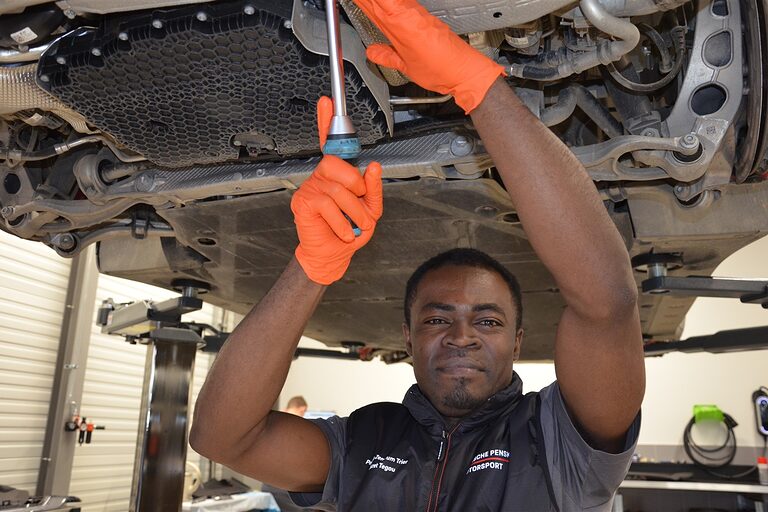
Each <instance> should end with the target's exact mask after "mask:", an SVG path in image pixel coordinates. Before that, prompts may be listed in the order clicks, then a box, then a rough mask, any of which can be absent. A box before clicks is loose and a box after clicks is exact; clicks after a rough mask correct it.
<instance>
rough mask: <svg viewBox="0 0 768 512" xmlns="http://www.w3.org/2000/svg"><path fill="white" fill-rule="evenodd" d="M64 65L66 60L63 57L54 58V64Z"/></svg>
mask: <svg viewBox="0 0 768 512" xmlns="http://www.w3.org/2000/svg"><path fill="white" fill-rule="evenodd" d="M66 63H67V59H65V58H64V57H62V56H61V55H59V56H58V57H56V64H66Z"/></svg>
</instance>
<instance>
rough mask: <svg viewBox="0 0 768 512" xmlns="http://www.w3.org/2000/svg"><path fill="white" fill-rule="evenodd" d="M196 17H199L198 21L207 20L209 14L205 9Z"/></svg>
mask: <svg viewBox="0 0 768 512" xmlns="http://www.w3.org/2000/svg"><path fill="white" fill-rule="evenodd" d="M195 18H197V20H198V21H207V20H208V15H207V14H205V13H204V12H203V11H200V12H198V13H197V14H196V15H195Z"/></svg>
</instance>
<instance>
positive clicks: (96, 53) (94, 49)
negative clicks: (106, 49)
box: [91, 48, 101, 57]
mask: <svg viewBox="0 0 768 512" xmlns="http://www.w3.org/2000/svg"><path fill="white" fill-rule="evenodd" d="M91 54H92V55H95V56H96V57H98V56H99V55H101V50H100V49H99V48H91Z"/></svg>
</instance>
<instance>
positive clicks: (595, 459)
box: [540, 381, 640, 512]
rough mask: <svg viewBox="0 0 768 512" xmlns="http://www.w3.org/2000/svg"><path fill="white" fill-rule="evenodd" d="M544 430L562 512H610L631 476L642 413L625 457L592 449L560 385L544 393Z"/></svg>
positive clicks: (632, 428) (632, 429)
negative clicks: (629, 474) (565, 400)
mask: <svg viewBox="0 0 768 512" xmlns="http://www.w3.org/2000/svg"><path fill="white" fill-rule="evenodd" d="M540 394H541V429H542V433H543V438H544V446H545V449H546V452H547V465H548V466H549V472H550V474H551V476H552V487H553V490H554V494H555V497H556V499H557V501H558V505H559V507H560V511H561V512H570V511H576V510H579V511H581V510H588V511H610V510H611V503H612V501H613V496H614V494H615V492H616V489H618V487H619V484H621V482H622V480H624V477H626V475H627V471H628V470H629V465H630V463H631V462H632V454H633V453H634V451H635V446H636V445H637V439H638V436H639V434H640V413H638V415H637V417H636V418H635V421H634V422H633V423H632V425H631V426H630V427H629V430H628V431H627V436H626V439H625V442H624V449H623V450H622V452H621V453H617V454H613V453H607V452H603V451H600V450H596V449H594V448H592V447H591V446H589V444H587V442H586V441H584V439H583V438H582V437H581V434H580V433H579V431H578V430H577V429H576V427H575V426H574V424H573V422H572V421H571V418H570V416H569V415H568V411H567V410H566V408H565V403H564V402H563V397H562V395H561V394H560V387H559V385H558V383H557V381H555V382H553V383H552V384H550V385H549V386H547V387H546V388H544V389H542V390H541V392H540Z"/></svg>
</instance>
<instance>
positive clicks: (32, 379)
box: [0, 231, 70, 493]
mask: <svg viewBox="0 0 768 512" xmlns="http://www.w3.org/2000/svg"><path fill="white" fill-rule="evenodd" d="M69 268H70V261H69V260H65V259H62V258H60V257H59V256H58V255H56V253H55V252H54V251H52V250H51V249H49V248H48V247H46V246H44V245H43V244H40V243H37V242H30V241H27V240H21V239H19V238H17V237H15V236H11V235H9V234H7V233H5V232H2V231H0V411H2V412H1V413H0V484H3V485H10V486H12V487H15V488H18V489H23V490H25V491H27V492H30V493H34V492H35V486H36V484H37V474H38V470H39V468H40V456H41V454H42V450H43V440H44V438H45V428H46V424H47V422H48V405H49V401H50V399H51V389H52V384H53V373H54V369H55V366H56V357H57V353H58V346H59V334H60V330H61V322H62V317H63V313H64V304H65V301H66V293H67V282H68V279H69Z"/></svg>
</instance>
